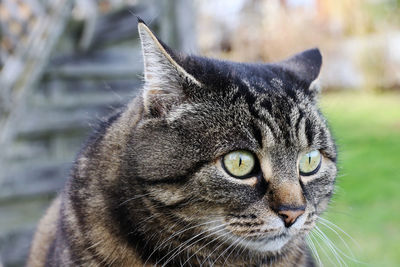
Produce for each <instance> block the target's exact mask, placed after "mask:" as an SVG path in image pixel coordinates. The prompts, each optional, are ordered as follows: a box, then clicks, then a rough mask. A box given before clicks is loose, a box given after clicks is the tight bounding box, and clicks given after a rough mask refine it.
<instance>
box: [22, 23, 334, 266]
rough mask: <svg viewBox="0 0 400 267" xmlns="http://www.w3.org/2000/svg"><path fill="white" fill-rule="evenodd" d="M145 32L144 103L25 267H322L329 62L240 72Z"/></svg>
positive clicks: (104, 139)
mask: <svg viewBox="0 0 400 267" xmlns="http://www.w3.org/2000/svg"><path fill="white" fill-rule="evenodd" d="M138 28H139V35H140V40H141V44H142V50H143V58H144V79H145V84H144V88H143V91H142V93H141V94H140V95H139V96H138V97H136V98H135V99H134V100H133V101H132V102H131V103H129V104H128V105H127V107H126V108H125V109H124V110H123V111H121V112H119V113H118V114H116V115H114V116H112V117H110V118H109V119H108V121H107V122H105V123H103V125H102V126H101V127H100V129H99V130H98V131H97V132H96V133H95V134H94V135H93V137H91V138H90V139H89V141H88V143H87V144H86V146H85V148H84V149H83V150H82V151H81V152H80V154H79V155H78V156H77V159H76V163H75V165H74V168H73V171H72V174H71V177H70V179H69V180H68V182H67V184H66V186H65V188H64V189H63V191H62V193H61V194H60V195H59V197H58V198H57V199H56V200H55V201H54V202H53V204H52V206H51V207H50V208H49V210H48V211H47V213H46V215H45V217H44V218H43V219H42V220H41V222H40V224H39V227H38V229H37V232H36V235H35V237H34V241H33V244H32V248H31V252H30V257H29V260H28V266H314V265H315V264H314V261H313V258H312V255H311V253H310V250H309V248H308V246H307V243H306V241H305V240H306V236H307V234H308V233H309V232H310V230H311V229H312V228H313V226H314V225H315V223H316V220H317V219H318V216H319V215H320V214H321V213H322V212H323V211H324V210H325V208H326V207H327V204H328V202H329V199H330V197H331V195H332V192H333V189H334V181H335V176H336V163H335V162H336V149H335V144H334V141H333V139H332V137H331V133H330V132H329V130H328V128H327V125H326V122H325V119H324V118H323V116H322V115H321V113H320V111H319V110H318V108H317V106H316V98H317V96H318V89H317V87H316V86H315V84H316V83H315V82H314V81H315V80H316V78H317V76H318V75H319V71H320V67H321V64H322V57H321V54H320V52H319V50H318V49H311V50H307V51H304V52H302V53H299V54H296V55H294V56H293V57H291V58H289V59H286V60H284V61H281V62H278V63H271V64H250V63H235V62H229V61H220V60H215V59H209V58H203V57H198V56H189V55H183V54H179V53H176V52H174V51H172V50H171V49H170V48H168V47H167V46H166V45H165V44H163V43H162V42H161V41H160V40H158V39H157V37H155V35H154V34H153V33H152V32H151V31H150V30H149V28H148V27H147V26H146V25H145V23H143V21H140V20H139V23H138Z"/></svg>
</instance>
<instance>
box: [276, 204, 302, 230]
mask: <svg viewBox="0 0 400 267" xmlns="http://www.w3.org/2000/svg"><path fill="white" fill-rule="evenodd" d="M304 210H305V209H304V208H296V209H281V210H278V215H279V217H281V219H282V220H283V221H284V222H285V226H286V227H288V228H289V227H290V226H291V225H292V224H294V223H295V222H296V220H297V218H299V217H300V215H302V214H303V213H304Z"/></svg>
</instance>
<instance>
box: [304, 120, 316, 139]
mask: <svg viewBox="0 0 400 267" xmlns="http://www.w3.org/2000/svg"><path fill="white" fill-rule="evenodd" d="M313 130H314V129H313V124H312V122H311V120H310V119H309V118H307V119H306V127H305V131H306V137H307V143H308V145H309V146H311V145H312V144H313V141H314V135H315V133H314V131H313Z"/></svg>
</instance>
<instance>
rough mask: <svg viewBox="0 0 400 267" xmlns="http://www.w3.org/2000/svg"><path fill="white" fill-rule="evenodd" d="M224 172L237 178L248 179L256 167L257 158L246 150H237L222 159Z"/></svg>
mask: <svg viewBox="0 0 400 267" xmlns="http://www.w3.org/2000/svg"><path fill="white" fill-rule="evenodd" d="M222 166H223V168H224V170H225V171H226V172H227V173H228V174H229V175H231V176H233V177H235V178H240V179H244V178H248V177H249V176H250V175H251V174H252V173H253V172H254V169H255V167H256V158H255V156H254V155H253V154H252V153H251V152H249V151H246V150H236V151H232V152H230V153H228V154H226V155H225V156H224V157H223V158H222Z"/></svg>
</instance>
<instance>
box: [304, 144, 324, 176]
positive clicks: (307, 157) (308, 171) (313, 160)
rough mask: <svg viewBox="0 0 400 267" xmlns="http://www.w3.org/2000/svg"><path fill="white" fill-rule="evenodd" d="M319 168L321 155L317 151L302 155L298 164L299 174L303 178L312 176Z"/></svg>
mask: <svg viewBox="0 0 400 267" xmlns="http://www.w3.org/2000/svg"><path fill="white" fill-rule="evenodd" d="M320 167H321V153H319V151H318V150H314V151H311V152H309V153H306V154H304V155H303V156H302V157H301V159H300V163H299V170H300V174H301V175H303V176H309V175H313V174H315V173H317V172H318V170H319V168H320Z"/></svg>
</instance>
